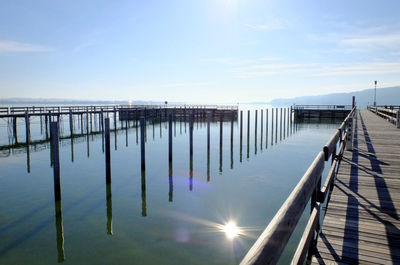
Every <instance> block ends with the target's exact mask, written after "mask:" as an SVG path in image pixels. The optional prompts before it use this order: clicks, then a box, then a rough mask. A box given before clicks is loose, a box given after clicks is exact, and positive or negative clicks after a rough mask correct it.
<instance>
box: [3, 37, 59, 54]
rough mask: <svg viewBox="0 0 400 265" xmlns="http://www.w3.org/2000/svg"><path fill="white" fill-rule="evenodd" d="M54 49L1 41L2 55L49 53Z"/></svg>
mask: <svg viewBox="0 0 400 265" xmlns="http://www.w3.org/2000/svg"><path fill="white" fill-rule="evenodd" d="M53 50H54V49H53V48H50V47H48V46H43V45H38V44H32V43H23V42H17V41H11V40H0V54H4V53H27V52H49V51H53Z"/></svg>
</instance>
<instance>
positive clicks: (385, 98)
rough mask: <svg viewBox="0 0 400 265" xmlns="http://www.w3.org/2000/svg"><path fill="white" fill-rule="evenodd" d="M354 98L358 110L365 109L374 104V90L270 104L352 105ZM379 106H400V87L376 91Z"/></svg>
mask: <svg viewBox="0 0 400 265" xmlns="http://www.w3.org/2000/svg"><path fill="white" fill-rule="evenodd" d="M352 96H355V97H356V102H357V106H358V108H365V107H366V106H367V105H368V104H369V105H372V104H373V102H374V89H365V90H361V91H357V92H349V93H333V94H326V95H320V96H304V97H296V98H284V99H274V100H272V101H271V102H269V103H268V104H271V105H273V106H282V105H285V106H288V105H293V104H296V105H305V104H329V105H331V104H332V105H333V104H334V105H345V104H351V102H352ZM376 104H377V105H398V106H399V105H400V86H396V87H386V88H377V89H376Z"/></svg>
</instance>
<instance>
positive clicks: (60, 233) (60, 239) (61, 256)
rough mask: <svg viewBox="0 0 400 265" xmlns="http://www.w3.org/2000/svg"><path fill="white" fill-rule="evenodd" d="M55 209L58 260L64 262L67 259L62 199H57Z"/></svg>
mask: <svg viewBox="0 0 400 265" xmlns="http://www.w3.org/2000/svg"><path fill="white" fill-rule="evenodd" d="M54 204H55V211H56V213H55V214H56V230H57V254H58V262H59V263H60V262H63V261H64V260H65V253H64V229H63V220H62V207H61V199H60V200H55V202H54Z"/></svg>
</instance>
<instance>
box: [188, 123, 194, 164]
mask: <svg viewBox="0 0 400 265" xmlns="http://www.w3.org/2000/svg"><path fill="white" fill-rule="evenodd" d="M193 120H194V115H191V116H190V120H189V155H190V159H193Z"/></svg>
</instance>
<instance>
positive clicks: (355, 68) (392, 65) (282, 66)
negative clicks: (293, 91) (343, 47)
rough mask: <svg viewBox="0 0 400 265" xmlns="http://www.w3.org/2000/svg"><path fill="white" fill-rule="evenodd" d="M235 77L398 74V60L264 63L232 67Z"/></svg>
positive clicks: (399, 65)
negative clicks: (334, 62)
mask: <svg viewBox="0 0 400 265" xmlns="http://www.w3.org/2000/svg"><path fill="white" fill-rule="evenodd" d="M232 73H233V74H234V75H235V76H236V77H237V78H262V77H267V76H272V75H283V76H284V75H288V74H289V75H299V76H309V77H323V76H326V77H328V76H330V77H335V76H338V77H339V76H351V75H354V76H356V75H369V76H371V75H378V74H400V62H369V63H368V62H367V63H351V64H321V63H303V64H302V63H296V64H293V63H266V64H261V63H260V64H255V65H247V66H244V67H237V68H234V69H232Z"/></svg>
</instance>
